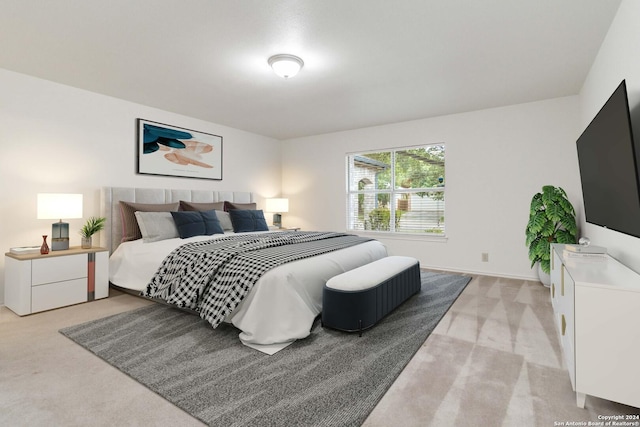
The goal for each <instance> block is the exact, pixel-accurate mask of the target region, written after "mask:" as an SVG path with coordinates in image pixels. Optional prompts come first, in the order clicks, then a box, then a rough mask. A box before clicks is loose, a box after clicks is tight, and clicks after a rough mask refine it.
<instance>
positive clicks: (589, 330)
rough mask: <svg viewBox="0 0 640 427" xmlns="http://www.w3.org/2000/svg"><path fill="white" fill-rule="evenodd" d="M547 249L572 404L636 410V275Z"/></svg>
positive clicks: (639, 361) (639, 304) (639, 389)
mask: <svg viewBox="0 0 640 427" xmlns="http://www.w3.org/2000/svg"><path fill="white" fill-rule="evenodd" d="M564 247H565V245H560V244H553V245H552V248H551V288H550V291H551V302H552V305H553V312H554V320H555V323H556V326H557V329H558V333H559V337H560V343H561V346H562V351H563V356H564V360H565V363H566V367H567V369H568V370H569V377H570V378H571V385H572V386H573V389H574V390H575V392H576V402H577V405H578V406H579V407H581V408H584V404H585V399H586V395H591V396H596V397H600V398H603V399H607V400H611V401H615V402H619V403H623V404H626V405H630V406H635V407H640V275H639V274H638V273H635V272H634V271H633V270H631V269H629V268H627V267H625V266H624V265H622V264H621V263H619V262H618V261H616V260H615V259H613V258H611V257H610V256H608V255H607V256H606V257H604V258H578V257H570V256H565V254H564Z"/></svg>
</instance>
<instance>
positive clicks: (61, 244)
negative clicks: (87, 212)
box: [51, 220, 69, 251]
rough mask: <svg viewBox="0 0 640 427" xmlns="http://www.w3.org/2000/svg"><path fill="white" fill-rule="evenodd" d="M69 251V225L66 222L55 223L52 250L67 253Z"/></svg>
mask: <svg viewBox="0 0 640 427" xmlns="http://www.w3.org/2000/svg"><path fill="white" fill-rule="evenodd" d="M67 249H69V224H68V223H66V222H62V220H60V222H54V223H53V224H52V225H51V250H52V251H65V250H67Z"/></svg>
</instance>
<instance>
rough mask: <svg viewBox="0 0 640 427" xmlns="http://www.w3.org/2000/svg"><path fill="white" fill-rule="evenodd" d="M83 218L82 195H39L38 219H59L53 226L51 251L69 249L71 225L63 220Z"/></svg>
mask: <svg viewBox="0 0 640 427" xmlns="http://www.w3.org/2000/svg"><path fill="white" fill-rule="evenodd" d="M75 218H82V194H60V193H40V194H38V219H57V220H59V221H58V222H54V223H53V224H52V226H51V250H52V251H61V250H64V249H69V223H67V222H62V219H75Z"/></svg>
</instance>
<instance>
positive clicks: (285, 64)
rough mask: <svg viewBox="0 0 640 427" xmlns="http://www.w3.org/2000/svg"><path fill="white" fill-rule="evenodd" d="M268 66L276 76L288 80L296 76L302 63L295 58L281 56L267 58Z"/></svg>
mask: <svg viewBox="0 0 640 427" xmlns="http://www.w3.org/2000/svg"><path fill="white" fill-rule="evenodd" d="M269 65H270V66H271V68H273V71H274V72H275V73H276V74H277V75H279V76H280V77H284V78H285V79H288V78H289V77H293V76H295V75H296V74H298V71H300V69H301V68H302V66H303V65H304V62H302V59H300V58H298V57H297V56H294V55H287V54H281V55H273V56H272V57H271V58H269Z"/></svg>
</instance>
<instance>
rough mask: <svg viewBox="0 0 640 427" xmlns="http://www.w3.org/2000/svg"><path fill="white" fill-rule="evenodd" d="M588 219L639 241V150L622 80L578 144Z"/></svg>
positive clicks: (586, 216) (592, 222) (585, 210)
mask: <svg viewBox="0 0 640 427" xmlns="http://www.w3.org/2000/svg"><path fill="white" fill-rule="evenodd" d="M577 148H578V162H579V165H580V180H581V182H582V196H583V199H584V212H585V219H586V221H587V222H589V223H591V224H596V225H600V226H602V227H606V228H608V229H611V230H616V231H619V232H622V233H625V234H630V235H632V236H636V237H640V192H639V180H638V159H637V157H636V155H637V151H638V147H636V146H635V143H634V139H633V130H632V124H631V117H630V113H629V101H628V98H627V87H626V83H625V81H624V80H623V81H622V83H620V85H619V86H618V88H617V89H616V90H615V92H613V95H611V97H610V98H609V100H608V101H607V102H606V103H605V104H604V106H603V107H602V109H601V110H600V111H599V112H598V114H597V115H596V116H595V117H594V119H593V120H592V121H591V123H590V124H589V126H588V127H587V128H586V129H585V131H584V132H583V133H582V135H580V137H579V138H578V141H577Z"/></svg>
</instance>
